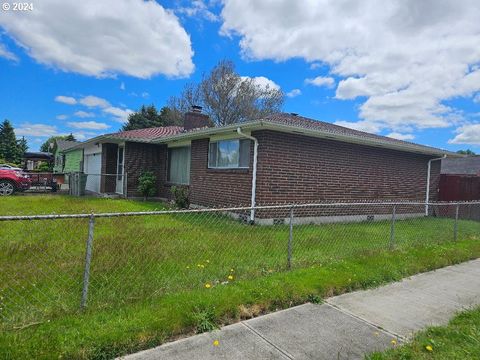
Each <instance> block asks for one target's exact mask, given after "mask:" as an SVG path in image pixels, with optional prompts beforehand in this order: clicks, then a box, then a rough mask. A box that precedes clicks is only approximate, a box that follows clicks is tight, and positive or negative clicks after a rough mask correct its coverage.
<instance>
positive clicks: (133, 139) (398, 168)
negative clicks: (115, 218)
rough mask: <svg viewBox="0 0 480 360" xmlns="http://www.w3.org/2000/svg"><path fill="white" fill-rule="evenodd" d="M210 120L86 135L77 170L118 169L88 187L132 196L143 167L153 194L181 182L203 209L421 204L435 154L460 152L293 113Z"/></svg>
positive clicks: (197, 117)
mask: <svg viewBox="0 0 480 360" xmlns="http://www.w3.org/2000/svg"><path fill="white" fill-rule="evenodd" d="M208 124H209V119H208V116H206V115H204V114H202V113H201V112H200V110H199V109H198V108H197V109H194V110H193V111H192V112H189V113H187V114H186V115H185V121H184V126H183V127H177V126H176V127H163V128H150V129H142V130H133V131H125V132H118V133H114V134H107V135H103V136H100V137H97V138H94V139H91V140H89V141H87V142H85V143H83V144H82V148H83V149H84V159H85V161H86V162H85V165H84V169H85V172H86V173H89V172H92V171H96V172H98V173H101V174H119V175H117V176H113V177H108V176H105V177H101V179H99V180H98V181H97V183H95V190H97V191H96V192H100V193H114V192H116V193H120V194H123V195H124V196H127V197H138V196H140V194H139V193H138V191H137V186H138V177H139V176H140V174H141V172H142V171H145V170H150V171H153V172H154V174H155V175H156V178H157V189H158V196H159V197H160V198H170V188H171V186H172V185H183V186H188V187H189V190H190V201H191V203H192V204H194V205H199V206H208V207H220V206H239V205H247V206H249V205H250V204H257V205H262V204H272V203H300V202H302V203H304V202H317V201H355V200H419V201H425V199H426V196H428V199H430V200H436V199H437V189H438V179H439V175H440V161H436V160H439V158H440V157H443V156H458V154H455V153H450V152H448V151H445V150H441V149H436V148H432V147H428V146H423V145H418V144H414V143H411V142H406V141H401V140H396V139H393V138H388V137H384V136H379V135H374V134H370V133H366V132H361V131H357V130H352V129H349V128H345V127H341V126H337V125H333V124H330V123H326V122H321V121H316V120H312V119H308V118H305V117H302V116H298V115H296V114H286V113H280V114H276V115H272V116H269V117H266V118H264V119H261V120H255V121H249V122H244V123H240V124H233V125H227V126H222V127H208ZM255 148H257V150H255ZM92 154H93V155H92ZM89 157H90V158H89ZM95 157H96V159H95V160H92V159H93V158H95ZM90 163H91V164H92V166H89V165H90ZM92 169H94V170H92ZM427 183H428V186H427ZM252 216H253V215H252Z"/></svg>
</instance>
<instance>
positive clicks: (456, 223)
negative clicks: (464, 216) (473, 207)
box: [453, 204, 460, 242]
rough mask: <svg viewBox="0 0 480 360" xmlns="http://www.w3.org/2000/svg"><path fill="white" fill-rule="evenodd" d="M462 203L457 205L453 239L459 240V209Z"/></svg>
mask: <svg viewBox="0 0 480 360" xmlns="http://www.w3.org/2000/svg"><path fill="white" fill-rule="evenodd" d="M459 207H460V205H459V204H457V206H456V207H455V222H454V223H453V241H455V242H456V241H457V237H458V210H459Z"/></svg>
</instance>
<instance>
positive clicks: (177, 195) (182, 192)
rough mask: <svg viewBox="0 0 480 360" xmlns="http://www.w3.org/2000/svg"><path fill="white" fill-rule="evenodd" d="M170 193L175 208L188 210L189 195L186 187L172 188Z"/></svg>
mask: <svg viewBox="0 0 480 360" xmlns="http://www.w3.org/2000/svg"><path fill="white" fill-rule="evenodd" d="M170 191H171V193H172V195H173V201H174V202H175V206H176V207H178V208H180V209H188V207H189V206H190V198H189V195H190V194H189V191H188V187H186V186H172V188H171V189H170Z"/></svg>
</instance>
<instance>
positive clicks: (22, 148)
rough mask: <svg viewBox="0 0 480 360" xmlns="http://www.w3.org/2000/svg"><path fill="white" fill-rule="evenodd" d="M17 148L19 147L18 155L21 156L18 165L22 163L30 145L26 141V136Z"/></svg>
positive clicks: (18, 143)
mask: <svg viewBox="0 0 480 360" xmlns="http://www.w3.org/2000/svg"><path fill="white" fill-rule="evenodd" d="M17 146H18V155H19V161H17V163H20V162H22V159H23V156H24V155H25V153H26V152H27V151H28V143H27V139H25V136H22V138H21V139H20V140H18V141H17Z"/></svg>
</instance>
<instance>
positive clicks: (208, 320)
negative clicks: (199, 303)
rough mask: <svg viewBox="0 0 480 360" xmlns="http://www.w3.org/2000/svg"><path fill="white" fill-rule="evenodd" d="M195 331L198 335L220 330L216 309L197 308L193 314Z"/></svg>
mask: <svg viewBox="0 0 480 360" xmlns="http://www.w3.org/2000/svg"><path fill="white" fill-rule="evenodd" d="M193 320H194V322H195V330H196V332H197V333H198V334H200V333H204V332H208V331H212V330H215V329H217V328H218V326H217V324H216V315H215V309H214V308H201V307H197V308H196V309H195V312H194V313H193Z"/></svg>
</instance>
